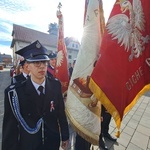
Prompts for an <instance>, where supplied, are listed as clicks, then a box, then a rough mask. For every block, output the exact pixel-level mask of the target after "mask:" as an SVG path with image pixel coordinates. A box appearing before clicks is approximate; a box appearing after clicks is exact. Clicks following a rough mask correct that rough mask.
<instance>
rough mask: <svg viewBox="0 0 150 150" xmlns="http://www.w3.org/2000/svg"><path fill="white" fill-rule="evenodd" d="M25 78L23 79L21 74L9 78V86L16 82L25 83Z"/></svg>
mask: <svg viewBox="0 0 150 150" xmlns="http://www.w3.org/2000/svg"><path fill="white" fill-rule="evenodd" d="M26 79H27V78H25V77H24V75H23V73H21V74H19V75H17V76H14V77H12V78H11V84H14V83H16V82H21V81H25V80H26Z"/></svg>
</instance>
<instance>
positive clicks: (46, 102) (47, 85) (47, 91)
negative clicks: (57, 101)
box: [43, 78, 53, 110]
mask: <svg viewBox="0 0 150 150" xmlns="http://www.w3.org/2000/svg"><path fill="white" fill-rule="evenodd" d="M52 97H53V92H52V85H51V83H50V81H49V80H48V79H47V78H46V83H45V99H44V108H43V109H44V110H46V108H47V106H49V105H50V101H51V98H52Z"/></svg>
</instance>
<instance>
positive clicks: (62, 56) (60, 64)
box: [55, 6, 69, 93]
mask: <svg viewBox="0 0 150 150" xmlns="http://www.w3.org/2000/svg"><path fill="white" fill-rule="evenodd" d="M59 7H60V6H59ZM57 18H58V26H59V32H58V47H57V49H58V53H57V65H56V68H55V77H56V78H58V79H59V80H60V81H61V84H62V92H63V93H64V92H66V91H67V89H68V84H69V72H68V58H67V49H66V45H65V41H64V22H63V15H62V13H61V11H60V8H59V10H58V11H57Z"/></svg>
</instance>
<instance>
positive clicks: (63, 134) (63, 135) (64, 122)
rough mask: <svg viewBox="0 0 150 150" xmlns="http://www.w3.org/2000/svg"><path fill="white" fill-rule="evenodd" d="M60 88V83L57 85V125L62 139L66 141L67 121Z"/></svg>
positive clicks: (67, 136) (67, 134)
mask: <svg viewBox="0 0 150 150" xmlns="http://www.w3.org/2000/svg"><path fill="white" fill-rule="evenodd" d="M61 91H62V89H61V85H59V114H58V115H59V116H58V117H59V118H58V120H59V125H60V131H61V138H62V141H66V140H68V139H69V127H68V122H67V117H66V113H65V106H64V100H63V96H62V92H61Z"/></svg>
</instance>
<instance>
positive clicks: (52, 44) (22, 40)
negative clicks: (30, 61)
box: [11, 24, 80, 64]
mask: <svg viewBox="0 0 150 150" xmlns="http://www.w3.org/2000/svg"><path fill="white" fill-rule="evenodd" d="M53 29H54V31H55V32H53V31H52V30H53ZM48 32H49V31H48ZM36 40H39V41H40V43H41V44H42V45H43V46H44V47H45V48H46V49H47V50H48V53H50V52H57V40H58V35H57V32H56V28H51V32H49V34H47V33H43V32H40V31H37V30H33V29H30V28H26V27H23V26H20V25H16V24H13V31H12V42H11V48H12V50H13V63H14V64H16V63H17V61H18V60H19V59H21V58H20V56H18V55H16V54H15V52H16V51H18V50H19V49H21V48H23V47H25V46H27V45H29V44H30V43H32V42H34V41H36ZM65 43H66V48H67V54H68V63H69V64H70V63H72V62H73V60H74V59H75V58H76V57H77V54H78V52H79V48H80V43H79V42H78V41H77V40H76V39H74V38H73V37H66V38H65Z"/></svg>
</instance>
